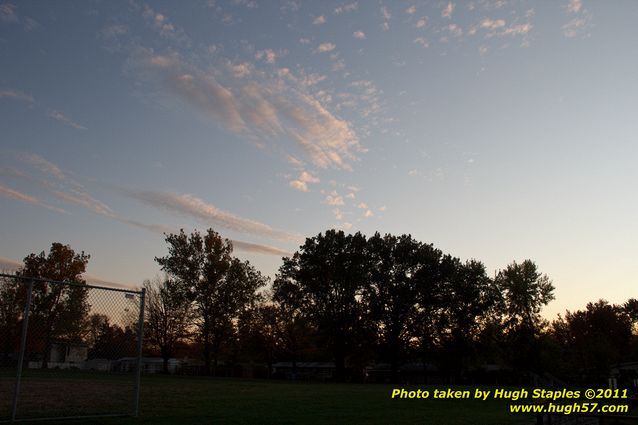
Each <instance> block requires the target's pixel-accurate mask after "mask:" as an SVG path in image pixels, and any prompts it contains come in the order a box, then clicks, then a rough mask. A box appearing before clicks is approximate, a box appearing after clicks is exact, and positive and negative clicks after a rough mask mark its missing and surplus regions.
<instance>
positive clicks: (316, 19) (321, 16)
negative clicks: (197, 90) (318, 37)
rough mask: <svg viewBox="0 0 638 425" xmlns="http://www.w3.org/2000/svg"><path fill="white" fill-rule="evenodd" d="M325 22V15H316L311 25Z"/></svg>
mask: <svg viewBox="0 0 638 425" xmlns="http://www.w3.org/2000/svg"><path fill="white" fill-rule="evenodd" d="M325 23H326V17H325V16H323V15H320V16H317V17H316V18H315V20H314V21H312V24H313V25H323V24H325Z"/></svg>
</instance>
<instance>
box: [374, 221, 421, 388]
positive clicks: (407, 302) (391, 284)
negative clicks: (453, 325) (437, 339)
mask: <svg viewBox="0 0 638 425" xmlns="http://www.w3.org/2000/svg"><path fill="white" fill-rule="evenodd" d="M420 247H421V244H420V243H419V242H417V241H415V240H414V239H412V237H411V236H410V235H402V236H400V237H396V236H392V235H390V234H386V235H385V236H383V237H382V236H381V235H380V234H379V233H376V234H375V235H374V236H373V237H371V238H370V239H368V250H369V256H370V260H371V267H370V284H369V286H368V287H367V288H366V290H365V292H364V294H365V299H366V302H367V304H368V308H369V309H370V313H371V316H372V319H373V320H374V321H375V323H376V328H377V329H378V331H379V333H380V334H381V335H380V339H381V342H382V344H383V346H384V347H385V350H386V351H387V356H388V360H389V362H390V367H391V372H392V380H393V381H396V379H397V372H398V366H399V360H400V357H401V354H402V352H403V351H404V350H405V348H406V345H407V342H408V340H409V337H410V335H411V333H410V331H411V327H410V325H411V322H412V321H413V319H414V317H415V314H416V312H417V309H416V303H415V300H416V296H417V289H418V288H417V285H416V283H415V280H414V279H415V275H416V271H417V268H418V267H419V257H418V253H419V249H420Z"/></svg>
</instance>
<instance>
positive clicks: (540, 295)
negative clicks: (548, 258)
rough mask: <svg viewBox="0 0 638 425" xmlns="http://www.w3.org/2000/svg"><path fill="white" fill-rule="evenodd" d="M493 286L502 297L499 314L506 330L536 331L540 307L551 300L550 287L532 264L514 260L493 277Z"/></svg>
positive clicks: (538, 326) (552, 291)
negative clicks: (494, 284)
mask: <svg viewBox="0 0 638 425" xmlns="http://www.w3.org/2000/svg"><path fill="white" fill-rule="evenodd" d="M495 282H496V287H497V288H498V289H499V291H500V292H501V294H502V295H503V299H502V312H503V313H504V316H505V325H506V327H507V329H508V330H513V329H521V328H525V329H529V330H532V331H537V330H538V329H539V328H540V325H541V323H542V318H541V316H540V312H541V310H542V308H543V306H545V305H547V304H548V303H549V302H550V301H552V300H553V299H554V286H553V285H552V281H551V280H549V278H548V277H547V275H544V274H541V273H540V272H539V271H538V269H537V267H536V264H535V263H534V262H533V261H531V260H525V261H523V262H522V263H521V264H517V263H516V262H515V261H514V262H513V263H512V264H510V265H508V266H507V268H506V269H505V270H501V271H499V272H498V274H497V275H496V279H495Z"/></svg>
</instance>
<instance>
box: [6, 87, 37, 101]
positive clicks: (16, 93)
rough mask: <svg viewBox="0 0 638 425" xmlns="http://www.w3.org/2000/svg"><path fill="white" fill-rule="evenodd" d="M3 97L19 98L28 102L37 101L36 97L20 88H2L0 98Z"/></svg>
mask: <svg viewBox="0 0 638 425" xmlns="http://www.w3.org/2000/svg"><path fill="white" fill-rule="evenodd" d="M2 98H5V99H13V100H19V101H21V102H26V103H28V104H33V103H35V99H34V98H33V96H31V95H30V94H27V93H24V92H21V91H19V90H13V89H3V90H0V99H2Z"/></svg>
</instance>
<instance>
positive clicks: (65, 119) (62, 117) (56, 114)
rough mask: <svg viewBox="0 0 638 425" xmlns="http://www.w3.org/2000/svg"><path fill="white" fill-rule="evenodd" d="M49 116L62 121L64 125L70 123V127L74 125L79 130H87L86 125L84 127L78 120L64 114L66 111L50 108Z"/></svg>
mask: <svg viewBox="0 0 638 425" xmlns="http://www.w3.org/2000/svg"><path fill="white" fill-rule="evenodd" d="M47 116H48V117H49V118H53V119H54V120H56V121H59V122H61V123H62V124H64V125H68V126H69V127H73V128H75V129H77V130H86V127H84V126H83V125H80V124H78V123H77V122H75V121H73V120H72V119H71V118H69V117H67V116H66V115H64V113H62V112H60V111H57V110H55V109H49V110H48V111H47Z"/></svg>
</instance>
